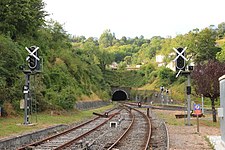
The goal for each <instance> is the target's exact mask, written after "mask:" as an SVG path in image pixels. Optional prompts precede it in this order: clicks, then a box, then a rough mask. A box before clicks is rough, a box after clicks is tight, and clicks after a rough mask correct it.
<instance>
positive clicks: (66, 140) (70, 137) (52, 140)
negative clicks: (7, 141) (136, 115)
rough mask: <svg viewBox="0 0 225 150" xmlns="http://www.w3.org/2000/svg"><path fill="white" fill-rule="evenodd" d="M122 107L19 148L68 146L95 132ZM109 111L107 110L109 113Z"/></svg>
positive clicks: (57, 147)
mask: <svg viewBox="0 0 225 150" xmlns="http://www.w3.org/2000/svg"><path fill="white" fill-rule="evenodd" d="M120 111H121V109H114V110H112V111H111V112H110V114H109V117H101V116H98V117H95V118H94V119H92V120H89V121H87V122H85V123H82V124H81V125H78V126H76V127H73V128H71V129H68V130H66V131H63V132H61V133H59V134H56V135H53V136H51V137H48V138H45V139H42V140H40V141H37V142H34V143H31V144H28V145H25V146H23V147H21V148H19V149H18V150H26V149H35V150H43V149H55V150H57V149H63V148H66V147H68V146H70V145H72V144H73V143H75V142H77V141H78V140H80V139H82V138H83V137H85V136H87V135H88V134H90V133H91V132H94V131H95V130H97V129H98V128H100V127H101V126H103V125H104V124H106V123H107V122H108V121H109V120H110V119H112V118H113V117H114V116H115V115H117V114H118V113H119V112H120ZM108 113H109V112H107V114H108Z"/></svg>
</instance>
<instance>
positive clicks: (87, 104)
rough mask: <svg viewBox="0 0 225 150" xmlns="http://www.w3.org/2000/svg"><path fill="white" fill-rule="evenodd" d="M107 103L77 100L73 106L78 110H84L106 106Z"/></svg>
mask: <svg viewBox="0 0 225 150" xmlns="http://www.w3.org/2000/svg"><path fill="white" fill-rule="evenodd" d="M109 103H110V102H109V101H79V102H76V104H75V105H74V108H75V109H79V110H86V109H93V108H99V107H102V106H106V105H109Z"/></svg>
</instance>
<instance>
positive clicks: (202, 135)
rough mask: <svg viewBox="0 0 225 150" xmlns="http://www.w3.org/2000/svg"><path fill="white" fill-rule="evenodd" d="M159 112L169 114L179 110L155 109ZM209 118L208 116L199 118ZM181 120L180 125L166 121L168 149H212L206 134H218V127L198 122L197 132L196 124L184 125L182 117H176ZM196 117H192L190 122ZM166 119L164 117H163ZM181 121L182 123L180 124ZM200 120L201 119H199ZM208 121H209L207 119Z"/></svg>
mask: <svg viewBox="0 0 225 150" xmlns="http://www.w3.org/2000/svg"><path fill="white" fill-rule="evenodd" d="M157 111H158V112H159V111H160V113H165V114H170V116H171V115H174V119H176V118H175V114H180V113H181V112H179V111H165V110H163V111H162V110H157ZM201 119H206V120H207V119H209V120H210V118H201ZM177 120H180V121H181V124H180V125H170V124H169V123H167V128H168V130H169V131H168V132H169V136H170V150H212V149H213V147H212V146H211V145H210V143H209V140H208V139H207V136H213V135H214V136H220V129H219V127H210V126H208V125H206V123H205V124H204V123H200V126H199V133H198V132H197V125H196V124H193V125H192V126H186V125H185V121H184V119H176V121H177ZM195 120H196V118H192V122H193V121H195ZM165 121H166V119H165ZM182 122H183V125H182ZM200 122H201V121H200ZM209 122H210V121H209Z"/></svg>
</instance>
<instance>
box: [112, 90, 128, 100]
mask: <svg viewBox="0 0 225 150" xmlns="http://www.w3.org/2000/svg"><path fill="white" fill-rule="evenodd" d="M127 99H128V96H127V93H126V92H125V91H122V90H118V91H115V92H114V93H113V95H112V100H113V101H124V100H127Z"/></svg>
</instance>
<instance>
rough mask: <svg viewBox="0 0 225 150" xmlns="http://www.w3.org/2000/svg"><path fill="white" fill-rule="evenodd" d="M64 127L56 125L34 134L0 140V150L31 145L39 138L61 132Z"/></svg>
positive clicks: (12, 149)
mask: <svg viewBox="0 0 225 150" xmlns="http://www.w3.org/2000/svg"><path fill="white" fill-rule="evenodd" d="M67 127H68V126H66V125H57V126H54V127H50V128H47V129H42V130H39V131H36V132H32V133H29V134H26V135H20V136H16V137H11V138H6V139H1V140H0V149H1V150H9V149H10V150H14V149H17V148H19V147H22V146H23V145H25V144H28V143H32V142H34V141H37V140H39V139H41V138H45V137H47V136H49V135H51V134H53V133H56V132H57V131H60V130H63V129H65V128H67Z"/></svg>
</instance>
